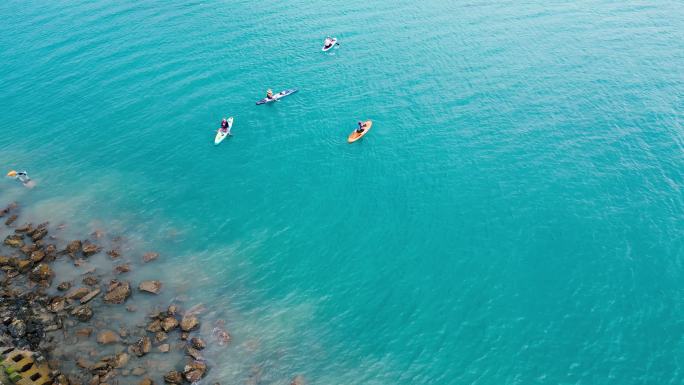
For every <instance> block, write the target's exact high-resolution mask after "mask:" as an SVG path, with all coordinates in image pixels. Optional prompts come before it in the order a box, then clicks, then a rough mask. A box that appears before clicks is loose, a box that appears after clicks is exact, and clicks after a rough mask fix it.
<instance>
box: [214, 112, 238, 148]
mask: <svg viewBox="0 0 684 385" xmlns="http://www.w3.org/2000/svg"><path fill="white" fill-rule="evenodd" d="M231 128H233V117H232V116H231V117H230V118H228V129H227V130H226V131H225V132H224V131H223V130H222V129H221V128H219V129H218V131H216V137H215V138H214V144H219V143H221V142H222V141H223V139H225V138H226V136H229V135H230V129H231Z"/></svg>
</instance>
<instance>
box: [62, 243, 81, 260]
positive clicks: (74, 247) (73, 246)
mask: <svg viewBox="0 0 684 385" xmlns="http://www.w3.org/2000/svg"><path fill="white" fill-rule="evenodd" d="M80 250H81V241H79V240H78V239H77V240H75V241H71V242H69V244H68V245H67V247H66V249H64V251H65V252H66V253H67V254H69V255H71V256H72V257H74V256H76V253H78V252H79V251H80Z"/></svg>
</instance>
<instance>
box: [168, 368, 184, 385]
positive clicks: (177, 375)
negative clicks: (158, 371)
mask: <svg viewBox="0 0 684 385" xmlns="http://www.w3.org/2000/svg"><path fill="white" fill-rule="evenodd" d="M164 382H165V383H167V384H180V383H182V382H183V375H182V374H181V372H179V371H177V370H172V371H170V372H168V373H166V374H165V375H164Z"/></svg>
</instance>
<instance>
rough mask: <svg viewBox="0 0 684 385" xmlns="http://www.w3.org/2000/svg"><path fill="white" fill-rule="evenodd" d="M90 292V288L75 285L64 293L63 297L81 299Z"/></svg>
mask: <svg viewBox="0 0 684 385" xmlns="http://www.w3.org/2000/svg"><path fill="white" fill-rule="evenodd" d="M89 293H90V290H88V289H87V288H85V287H77V288H74V289H71V290H70V291H69V292H68V293H66V295H65V297H66V298H68V299H81V298H83V297H85V296H86V295H88V294H89Z"/></svg>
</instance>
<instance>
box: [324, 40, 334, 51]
mask: <svg viewBox="0 0 684 385" xmlns="http://www.w3.org/2000/svg"><path fill="white" fill-rule="evenodd" d="M335 44H337V38H336V37H333V38H332V44H330V47H327V48H326V47H325V42H323V52H328V51H330V50H331V49H333V47H335Z"/></svg>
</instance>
